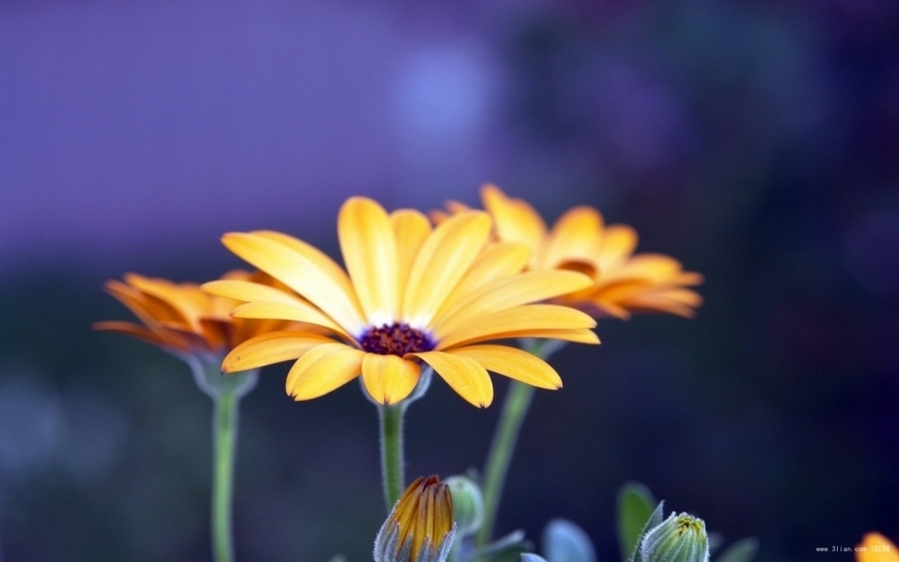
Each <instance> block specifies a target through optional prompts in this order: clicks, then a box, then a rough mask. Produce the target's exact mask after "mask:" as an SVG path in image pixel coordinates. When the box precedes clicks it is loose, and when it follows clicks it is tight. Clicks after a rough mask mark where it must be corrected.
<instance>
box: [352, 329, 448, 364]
mask: <svg viewBox="0 0 899 562" xmlns="http://www.w3.org/2000/svg"><path fill="white" fill-rule="evenodd" d="M359 345H361V346H362V349H364V350H365V351H367V352H369V353H377V354H378V355H399V356H400V357H402V356H403V355H405V354H407V353H417V352H420V351H431V350H432V349H434V341H433V340H432V339H431V337H430V336H429V335H428V334H426V333H424V332H421V331H419V330H416V329H415V328H410V327H409V326H408V325H407V324H404V323H402V322H394V323H393V324H390V325H389V326H387V325H384V326H380V327H373V328H369V329H368V331H366V332H365V333H364V334H362V337H361V338H359Z"/></svg>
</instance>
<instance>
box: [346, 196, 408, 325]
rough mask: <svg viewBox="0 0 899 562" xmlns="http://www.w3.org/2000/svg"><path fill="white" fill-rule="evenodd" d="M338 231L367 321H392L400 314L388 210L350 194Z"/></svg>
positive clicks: (394, 247)
mask: <svg viewBox="0 0 899 562" xmlns="http://www.w3.org/2000/svg"><path fill="white" fill-rule="evenodd" d="M337 233H338V237H339V239H340V249H341V252H343V259H344V262H346V267H347V271H349V274H350V279H352V280H353V287H354V288H355V289H356V295H357V296H358V297H359V303H360V304H361V305H362V310H363V311H364V312H365V316H366V318H367V319H368V324H369V325H371V326H383V325H385V324H392V323H393V322H394V320H395V319H396V317H397V315H398V313H399V310H398V309H399V295H398V294H397V283H396V277H397V249H396V237H395V236H394V232H393V225H392V224H391V222H390V218H389V217H388V216H387V212H386V211H384V209H383V208H382V207H381V206H380V205H378V204H377V203H375V202H374V201H372V200H371V199H367V198H365V197H351V198H350V199H348V200H347V201H346V203H344V204H343V206H342V207H341V208H340V214H339V215H338V217H337Z"/></svg>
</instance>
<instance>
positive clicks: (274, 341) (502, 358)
mask: <svg viewBox="0 0 899 562" xmlns="http://www.w3.org/2000/svg"><path fill="white" fill-rule="evenodd" d="M491 228H492V223H491V221H490V218H489V216H488V215H487V214H486V213H483V212H479V211H470V212H464V213H460V214H458V215H456V216H454V217H452V218H450V219H448V220H446V221H444V222H443V223H442V224H441V225H439V226H438V227H437V228H433V229H432V227H431V225H430V223H429V222H428V220H427V218H426V217H425V216H424V215H422V214H421V213H419V212H417V211H411V210H400V211H396V212H394V213H391V214H388V213H387V212H386V211H385V210H384V209H383V208H382V207H381V206H380V205H378V204H377V203H375V202H374V201H372V200H370V199H366V198H362V197H354V198H351V199H349V200H348V201H347V202H346V203H344V205H343V207H342V208H341V210H340V215H339V218H338V234H339V238H340V246H341V249H342V251H343V256H344V260H345V262H346V265H347V272H345V271H344V270H343V269H342V268H341V267H340V266H338V265H337V264H336V263H334V262H333V261H332V260H331V259H330V258H328V257H327V256H326V255H325V254H323V253H322V252H320V251H319V250H317V249H315V248H313V247H312V246H310V245H309V244H306V243H305V242H302V241H300V240H298V239H296V238H293V237H291V236H287V235H286V234H281V233H277V232H270V231H259V232H250V233H231V234H226V235H225V236H224V238H223V242H224V244H225V246H227V247H228V249H230V250H231V251H232V252H234V253H235V254H237V255H238V256H240V257H241V258H243V259H244V260H246V261H247V262H249V263H251V264H252V265H253V266H255V267H257V268H259V269H260V270H262V271H265V272H267V273H268V274H270V275H271V276H272V277H274V278H276V279H278V280H279V281H281V282H283V283H284V284H285V285H287V286H288V287H290V288H291V289H292V290H293V292H289V291H284V290H279V289H275V288H271V287H265V286H262V285H259V284H255V283H248V282H242V281H217V282H213V283H207V284H206V285H204V286H203V288H204V289H205V290H207V291H210V292H212V293H215V294H219V295H222V296H225V297H230V298H233V299H236V300H240V301H244V302H246V303H247V304H244V305H242V306H240V307H238V308H237V309H235V310H234V312H233V315H234V316H236V317H239V318H267V319H281V320H294V321H299V322H306V323H309V324H315V325H317V326H320V327H321V328H323V329H324V330H326V331H328V332H329V335H330V337H327V336H324V335H321V334H309V333H307V332H306V331H304V330H287V331H279V332H273V333H269V334H264V335H260V336H257V337H255V338H252V339H250V340H249V341H247V342H245V343H244V344H241V345H239V346H238V347H237V348H235V349H234V351H232V352H231V353H230V354H229V355H228V356H227V357H226V358H225V360H224V362H223V364H222V369H223V370H224V371H225V372H230V371H242V370H246V369H250V368H256V367H261V366H263V365H269V364H272V363H277V362H279V361H287V360H293V359H296V360H297V361H296V363H294V365H293V367H292V368H291V369H290V373H289V374H288V376H287V392H288V394H290V395H291V396H293V397H294V398H295V399H297V400H308V399H311V398H317V397H319V396H322V395H324V394H327V393H329V392H331V391H332V390H334V389H336V388H338V387H340V386H341V385H343V384H346V383H347V382H349V381H351V380H353V379H354V378H356V377H358V376H359V375H360V374H361V375H362V381H363V384H364V385H365V388H366V390H367V391H368V393H369V395H370V396H371V397H372V398H373V399H374V400H375V401H377V402H379V403H381V404H395V403H397V402H399V401H400V400H403V399H404V398H406V397H407V396H408V395H409V394H410V393H411V392H412V390H413V389H414V388H415V386H416V384H417V383H418V380H419V376H420V368H421V367H420V365H421V363H422V362H423V363H426V364H428V365H430V366H431V367H432V368H433V369H434V371H435V372H436V373H437V374H438V375H440V377H441V378H443V379H444V380H445V381H446V382H447V383H448V384H449V385H450V387H452V389H453V390H455V391H456V392H457V393H458V394H459V395H460V396H462V397H463V398H464V399H465V400H467V401H469V402H470V403H472V404H474V405H476V406H481V407H485V406H487V405H489V404H490V403H491V402H492V401H493V385H492V383H491V381H490V377H489V376H488V375H487V370H488V369H489V370H491V371H494V372H496V373H499V374H502V375H505V376H508V377H511V378H514V379H517V380H519V381H521V382H524V383H527V384H529V385H532V386H536V387H540V388H549V389H555V388H559V387H561V386H562V381H561V379H560V378H559V375H558V374H557V373H556V371H555V370H553V368H552V367H550V366H549V365H548V364H546V363H545V362H544V361H542V360H540V359H537V358H535V357H534V356H533V355H531V354H529V353H525V352H523V351H521V350H519V349H516V348H513V347H510V346H505V345H487V344H483V342H486V341H488V340H494V339H508V338H517V337H537V338H540V337H545V338H555V339H562V340H568V341H579V342H585V343H598V340H597V338H596V335H595V334H594V333H593V332H591V331H590V328H592V327H593V326H595V324H596V322H595V321H594V320H593V319H592V318H590V317H589V316H588V315H586V314H583V313H582V312H579V311H577V310H574V309H571V308H568V307H564V306H559V305H553V304H532V303H535V302H540V301H543V300H546V299H549V298H553V297H556V296H558V295H561V294H564V293H570V292H572V291H577V290H581V289H584V288H586V287H588V286H589V285H590V279H588V278H587V277H585V276H583V275H581V274H578V273H574V272H570V271H532V272H527V273H522V272H521V271H522V269H523V268H524V267H525V264H526V262H527V259H528V253H527V249H526V248H523V247H521V246H520V245H517V244H508V243H502V244H491V243H489V242H488V239H489V237H490V230H491Z"/></svg>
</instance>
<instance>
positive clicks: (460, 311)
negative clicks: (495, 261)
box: [433, 270, 593, 339]
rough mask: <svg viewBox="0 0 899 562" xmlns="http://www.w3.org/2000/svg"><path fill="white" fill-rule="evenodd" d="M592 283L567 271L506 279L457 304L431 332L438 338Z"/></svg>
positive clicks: (545, 271) (544, 272) (534, 272)
mask: <svg viewBox="0 0 899 562" xmlns="http://www.w3.org/2000/svg"><path fill="white" fill-rule="evenodd" d="M592 284H593V281H592V280H591V279H590V278H589V277H586V276H584V275H581V274H579V273H574V272H571V271H554V270H543V271H529V272H526V273H522V274H520V275H514V276H511V277H507V278H505V279H502V280H500V281H498V282H496V283H493V284H492V285H490V286H489V287H485V288H484V289H482V290H480V291H478V292H477V293H476V294H474V295H472V296H471V297H470V298H469V299H468V300H466V301H464V302H461V303H458V304H457V307H456V310H455V311H452V312H450V313H449V314H448V315H447V317H446V318H441V319H439V320H438V321H437V322H435V323H434V327H433V333H434V335H435V336H436V337H437V339H441V337H442V336H444V335H446V334H449V333H451V332H453V331H454V330H457V329H459V328H461V327H462V326H463V325H465V324H467V323H470V322H477V320H478V317H480V316H483V315H486V314H489V313H492V312H496V311H498V310H503V309H506V308H512V307H513V306H520V305H523V304H530V303H534V302H539V301H542V300H545V299H549V298H552V297H555V296H558V295H564V294H566V293H571V292H574V291H578V290H580V289H585V288H587V287H589V286H591V285H592Z"/></svg>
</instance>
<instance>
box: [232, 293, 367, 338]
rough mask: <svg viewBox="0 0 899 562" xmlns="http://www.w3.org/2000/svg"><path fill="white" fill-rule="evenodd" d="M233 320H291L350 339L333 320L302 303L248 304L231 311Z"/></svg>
mask: <svg viewBox="0 0 899 562" xmlns="http://www.w3.org/2000/svg"><path fill="white" fill-rule="evenodd" d="M231 314H232V315H233V316H234V317H235V318H260V319H273V320H292V321H294V322H306V323H309V324H317V325H319V326H324V327H325V328H328V329H330V330H334V331H335V332H337V333H338V334H341V335H344V336H346V337H348V338H349V337H350V335H349V334H347V333H346V331H345V330H344V329H343V328H341V327H340V326H339V325H337V324H336V323H335V322H334V321H333V320H331V319H330V318H328V317H327V316H325V315H324V314H322V313H321V311H319V310H318V309H317V308H314V307H312V306H309V305H303V304H302V303H293V304H286V303H280V302H264V301H263V302H248V303H246V304H242V305H240V306H238V307H237V308H235V309H234V310H233V311H231Z"/></svg>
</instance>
